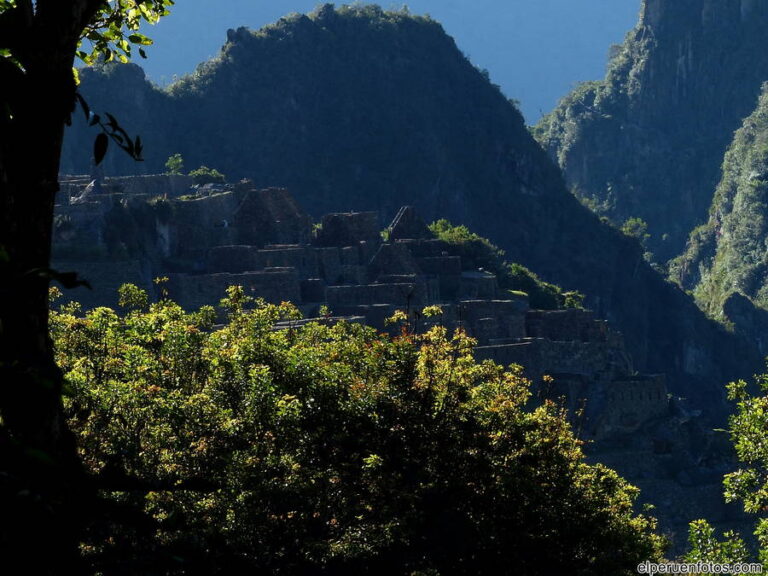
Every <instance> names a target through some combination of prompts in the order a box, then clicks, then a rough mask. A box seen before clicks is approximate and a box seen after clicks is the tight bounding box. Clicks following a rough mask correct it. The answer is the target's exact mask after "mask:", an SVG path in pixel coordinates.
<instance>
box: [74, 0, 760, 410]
mask: <svg viewBox="0 0 768 576" xmlns="http://www.w3.org/2000/svg"><path fill="white" fill-rule="evenodd" d="M688 3H689V2H686V4H688ZM658 9H660V8H658ZM759 12H760V14H762V11H759ZM651 13H653V12H652V10H651V7H650V6H649V7H648V8H647V10H646V15H645V17H644V18H646V19H648V18H650V16H649V14H651ZM83 92H84V93H85V94H86V96H87V97H88V98H89V99H90V101H91V105H92V107H93V108H95V109H97V110H102V109H106V110H113V111H117V112H119V114H120V119H121V122H122V123H123V124H124V125H126V126H129V128H130V130H131V132H138V133H141V134H142V136H143V138H144V141H145V142H146V155H147V161H146V163H145V164H146V165H145V166H142V169H143V170H147V171H153V170H158V169H161V168H162V165H163V164H164V162H165V159H166V158H167V157H168V156H169V155H170V154H173V153H176V152H179V153H181V154H182V155H183V157H184V159H185V160H186V163H187V167H188V168H194V167H196V166H199V165H200V164H207V165H209V166H213V167H215V168H218V169H219V170H221V171H222V172H224V173H225V174H226V175H227V176H228V177H229V178H230V179H237V178H241V177H246V176H247V177H249V178H252V179H253V180H254V183H255V184H256V185H257V186H260V187H266V186H271V185H278V186H286V187H288V188H289V189H290V190H291V192H292V194H293V195H294V196H295V197H296V198H297V200H298V201H299V202H300V203H301V204H302V205H303V206H305V207H306V208H307V209H308V211H309V212H310V213H311V214H313V215H314V216H319V215H320V214H322V213H325V212H342V211H348V210H358V211H364V210H375V211H377V212H379V213H381V214H382V216H383V219H384V220H388V219H389V218H391V217H392V216H394V213H395V211H396V210H397V209H398V208H399V207H400V206H401V205H403V204H414V205H415V206H416V208H417V209H418V211H419V213H421V214H422V215H423V216H424V218H425V220H427V221H429V220H433V219H436V218H442V217H446V218H449V219H450V220H452V221H453V222H454V223H456V224H459V223H461V224H466V225H468V226H470V227H471V228H472V229H474V230H476V231H477V232H478V233H480V234H481V235H483V236H486V237H490V238H494V239H495V241H497V242H498V244H499V245H500V246H501V247H502V248H503V249H505V250H506V252H507V257H508V258H509V259H510V260H512V261H517V262H521V263H523V264H524V265H526V266H529V267H530V268H532V269H534V270H536V271H537V272H538V273H539V274H540V275H541V276H542V277H543V278H544V279H545V280H548V281H552V282H556V283H558V284H561V285H564V286H568V287H569V288H574V289H578V290H580V291H582V292H584V293H585V294H587V296H588V300H587V302H586V304H587V306H589V307H590V308H592V309H594V310H595V311H596V313H597V314H598V315H599V316H601V317H603V318H606V319H608V320H610V321H611V322H613V323H614V324H615V325H616V326H617V327H618V329H620V330H621V331H622V332H623V333H624V335H625V338H626V342H627V347H628V349H629V350H630V352H631V353H632V355H633V357H634V358H635V361H636V367H637V369H639V370H642V371H647V372H654V373H657V372H658V373H666V374H667V375H668V378H669V382H670V389H671V391H672V392H673V393H675V394H678V395H682V396H687V397H689V398H692V399H695V400H696V402H697V404H699V405H700V406H701V407H704V408H707V409H711V410H714V411H718V410H721V409H722V408H723V404H722V385H723V383H724V382H726V381H727V380H728V379H731V378H734V377H737V376H745V375H750V374H752V373H754V372H755V371H756V370H758V369H759V368H760V367H761V364H762V361H761V359H760V355H759V353H758V351H757V349H756V347H755V346H753V345H752V344H751V343H749V342H748V341H747V340H745V339H741V338H740V337H738V336H734V335H732V334H728V333H727V332H726V331H725V330H723V329H721V328H720V327H719V326H718V325H717V324H716V323H714V322H712V321H710V320H708V319H707V318H706V317H705V316H704V314H702V313H701V312H700V311H699V310H698V308H697V307H696V306H695V304H694V302H693V301H692V299H690V298H689V297H688V296H687V295H686V294H685V293H684V292H683V291H681V290H680V289H679V288H678V287H676V286H674V285H672V284H670V283H668V282H665V281H664V280H663V279H662V277H661V276H659V275H658V274H657V273H656V272H655V271H654V270H652V269H651V268H650V266H648V265H647V264H646V263H645V261H644V260H643V255H642V249H641V248H640V246H639V245H638V244H637V243H636V241H634V240H633V239H631V238H628V237H626V236H624V235H623V234H621V233H619V232H618V231H616V230H615V229H613V228H611V227H609V226H606V225H604V224H602V223H601V222H600V221H599V219H598V218H597V216H595V215H594V214H593V213H591V212H590V211H589V210H587V209H586V208H584V207H583V206H582V205H581V204H580V203H579V202H578V200H577V199H576V198H575V197H574V196H573V195H571V194H569V193H568V190H567V188H566V187H565V185H564V182H563V181H562V177H561V175H560V173H559V170H558V169H557V167H556V166H555V165H554V164H553V163H552V162H551V161H550V160H549V158H548V157H547V155H546V153H545V152H544V151H543V150H542V149H541V148H540V147H539V146H538V145H537V144H536V142H535V141H534V140H533V138H532V137H531V136H530V134H529V133H528V131H527V129H526V127H525V124H524V122H523V119H522V117H521V116H520V114H519V112H518V111H517V110H516V109H515V107H514V106H513V105H512V104H511V103H510V102H509V101H508V100H507V99H506V97H505V96H504V95H503V94H502V93H501V92H500V91H499V90H498V89H497V88H495V87H494V86H492V85H491V84H490V83H489V82H488V81H487V79H486V78H485V77H484V76H483V75H482V74H481V73H480V72H479V71H477V70H476V69H475V68H473V67H472V65H471V64H470V63H469V62H468V61H467V60H466V59H465V58H464V57H463V56H462V54H461V53H460V51H459V50H458V49H457V47H456V46H455V44H454V42H453V41H452V40H451V38H450V37H448V36H447V35H446V34H445V33H444V31H443V30H442V28H441V27H440V25H439V24H437V23H435V22H434V21H431V20H429V19H425V18H414V17H412V16H408V15H406V14H403V13H391V12H382V11H381V10H378V9H376V8H370V7H367V8H344V9H339V10H334V9H333V8H331V7H329V6H325V7H323V8H321V9H319V10H318V11H317V12H316V13H315V14H313V15H311V16H293V17H290V18H287V19H284V20H281V21H280V22H279V23H278V24H276V25H274V26H272V27H268V28H266V29H263V30H260V31H258V32H250V31H248V30H245V29H240V30H237V31H230V33H229V41H228V42H227V44H226V45H225V46H224V48H223V50H222V52H221V54H220V55H219V56H218V57H217V58H216V59H214V60H213V61H211V62H208V63H206V64H204V65H202V66H201V67H200V68H199V69H198V71H197V72H196V73H195V74H194V75H192V76H190V77H188V78H185V79H182V80H181V81H180V82H178V83H177V84H175V85H173V86H171V87H170V88H169V89H168V90H166V91H159V90H157V89H155V88H153V87H151V86H150V85H149V84H148V83H147V82H146V81H145V80H144V79H143V78H142V75H141V73H140V71H138V69H136V68H123V67H117V69H115V68H113V67H107V68H105V69H102V70H95V71H87V72H86V73H83ZM135 98H139V104H138V105H137V106H133V105H130V102H131V101H132V100H134V99H135ZM92 137H93V133H92V132H88V131H87V130H86V129H85V127H83V126H82V125H75V126H74V127H73V128H72V130H71V131H70V133H69V135H68V143H67V156H66V158H67V161H66V163H65V165H64V166H65V169H66V170H68V171H75V172H83V171H86V170H87V169H88V166H87V162H83V160H85V159H86V158H87V155H88V153H87V150H88V148H89V142H90V141H91V139H92ZM106 171H107V173H108V174H110V173H111V174H115V173H119V172H128V171H133V172H135V171H136V166H135V165H134V164H130V163H129V161H128V160H127V159H125V158H122V157H120V156H119V155H111V156H110V157H109V158H108V160H107V165H106Z"/></svg>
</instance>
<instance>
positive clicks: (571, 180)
mask: <svg viewBox="0 0 768 576" xmlns="http://www.w3.org/2000/svg"><path fill="white" fill-rule="evenodd" d="M767 38H768V2H763V1H760V0H644V2H643V6H642V10H641V16H640V22H639V23H638V25H637V27H636V28H635V29H634V30H632V31H631V32H630V33H629V34H628V35H627V37H626V40H625V42H624V44H623V45H622V46H621V47H619V48H618V49H617V50H616V51H615V53H614V56H613V58H612V60H611V62H610V64H609V71H608V74H607V77H606V78H605V80H604V81H601V82H594V83H589V84H585V85H582V86H580V87H579V88H577V89H576V90H575V91H574V92H573V93H572V94H570V95H569V96H568V97H566V98H565V99H564V100H563V101H562V102H561V104H560V106H559V107H558V108H557V109H556V110H555V111H554V112H552V114H550V115H549V116H548V117H547V118H545V119H544V120H543V121H542V122H541V123H540V125H539V126H538V127H537V129H536V133H537V138H538V139H539V141H540V142H541V143H542V144H543V145H544V146H545V148H546V149H547V150H548V151H549V152H550V154H551V155H552V156H553V157H554V158H556V159H557V162H558V163H559V164H560V166H561V168H562V169H563V171H564V173H565V176H566V180H567V182H568V184H569V186H570V187H571V188H572V189H573V191H574V192H575V193H576V194H577V195H578V196H580V197H581V198H583V199H584V200H585V201H586V202H587V203H588V204H590V205H591V206H592V207H593V208H594V209H595V210H596V211H597V212H598V213H600V214H603V215H606V216H608V217H609V218H610V219H611V220H612V221H614V223H616V224H621V223H623V222H624V221H625V220H627V219H628V218H630V217H640V218H642V219H644V220H645V221H646V222H647V223H648V231H649V233H650V234H651V238H650V239H649V248H650V250H651V251H652V252H654V253H655V256H656V258H657V259H658V260H659V261H666V260H668V259H669V258H672V257H674V256H676V255H677V254H679V253H680V252H682V250H683V248H684V245H685V241H686V239H687V237H688V234H689V233H690V231H691V230H692V229H693V228H694V227H695V226H697V225H699V224H702V223H703V222H704V221H705V220H706V217H707V209H708V208H709V204H710V202H711V200H712V193H713V191H714V189H715V187H716V185H717V181H718V178H719V169H720V164H721V162H722V158H723V154H724V153H725V150H726V148H727V146H728V144H729V143H730V141H731V138H732V136H733V132H734V130H736V129H737V128H738V127H739V125H740V124H741V121H742V119H743V118H745V117H746V116H747V115H749V114H750V113H751V112H752V110H753V109H754V107H755V105H756V103H757V98H758V95H759V93H760V86H761V83H762V82H763V81H765V80H766V79H768V50H767V49H766V48H768V39H767Z"/></svg>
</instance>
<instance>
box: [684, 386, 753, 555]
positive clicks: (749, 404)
mask: <svg viewBox="0 0 768 576" xmlns="http://www.w3.org/2000/svg"><path fill="white" fill-rule="evenodd" d="M756 384H757V388H758V389H759V394H757V395H755V394H753V393H752V392H750V389H749V388H750V387H749V386H748V385H747V383H746V382H745V381H743V380H739V381H737V382H731V383H730V384H729V385H728V399H729V400H731V401H733V402H735V403H736V412H735V413H734V414H733V415H732V416H731V417H730V435H731V441H732V442H733V446H734V448H735V450H736V457H737V458H738V460H739V462H740V463H741V465H742V466H741V467H740V468H739V469H738V470H736V471H735V472H731V473H730V474H727V475H726V476H725V480H724V482H723V485H724V495H725V500H726V502H737V501H741V502H742V503H743V504H744V511H745V512H748V513H751V514H760V515H761V516H762V515H764V513H765V511H766V510H767V509H768V445H767V444H766V441H765V439H766V437H767V436H768V374H762V375H759V376H757V377H756ZM754 534H755V536H756V539H757V542H758V544H759V561H760V562H761V563H763V564H766V563H768V519H766V518H764V517H761V518H759V519H758V521H757V526H756V529H755V532H754ZM689 543H690V545H691V551H690V552H689V553H688V557H689V558H691V559H693V560H699V559H701V560H709V561H712V562H729V563H735V562H746V561H747V558H748V556H749V551H748V549H747V547H746V545H745V544H744V542H743V541H742V539H741V538H740V537H739V535H738V534H735V533H733V532H728V533H726V534H725V535H724V540H722V541H719V540H718V539H717V538H716V537H715V535H714V530H713V529H712V527H711V526H710V525H709V524H708V523H707V522H706V521H704V520H698V521H696V522H693V523H691V527H690V535H689Z"/></svg>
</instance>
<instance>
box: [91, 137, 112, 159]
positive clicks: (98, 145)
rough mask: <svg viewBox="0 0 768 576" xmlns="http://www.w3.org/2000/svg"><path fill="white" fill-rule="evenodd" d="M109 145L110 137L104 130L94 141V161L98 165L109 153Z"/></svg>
mask: <svg viewBox="0 0 768 576" xmlns="http://www.w3.org/2000/svg"><path fill="white" fill-rule="evenodd" d="M108 146H109V138H107V135H106V134H104V133H103V132H102V133H101V134H99V135H98V136H96V140H95V141H94V142H93V161H94V162H95V163H96V165H97V166H98V165H99V164H101V161H102V160H104V156H105V155H106V153H107V147H108Z"/></svg>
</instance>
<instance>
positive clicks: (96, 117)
mask: <svg viewBox="0 0 768 576" xmlns="http://www.w3.org/2000/svg"><path fill="white" fill-rule="evenodd" d="M99 122H101V116H99V115H98V114H94V115H93V116H91V121H90V122H88V126H96V124H98V123H99Z"/></svg>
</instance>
